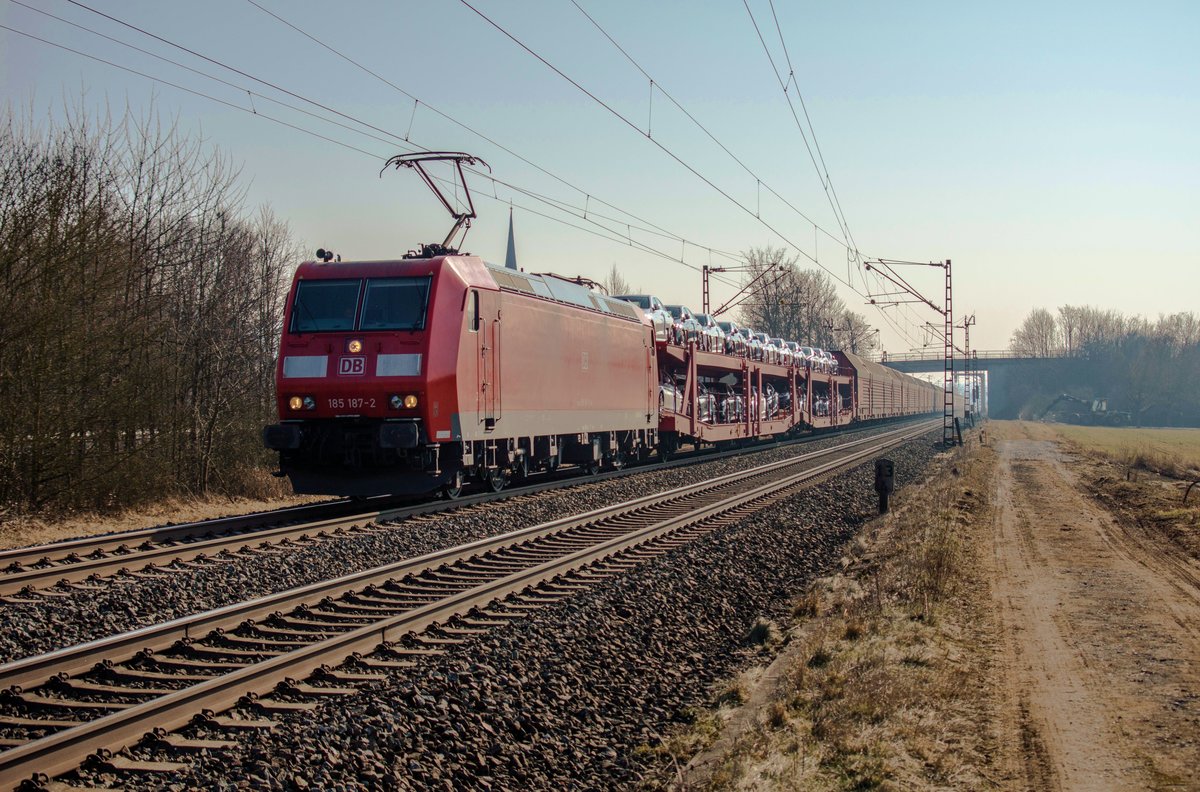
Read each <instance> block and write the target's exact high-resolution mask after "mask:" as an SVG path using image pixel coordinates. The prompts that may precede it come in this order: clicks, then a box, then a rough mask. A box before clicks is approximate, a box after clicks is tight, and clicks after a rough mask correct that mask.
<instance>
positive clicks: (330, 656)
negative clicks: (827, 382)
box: [0, 426, 929, 788]
mask: <svg viewBox="0 0 1200 792" xmlns="http://www.w3.org/2000/svg"><path fill="white" fill-rule="evenodd" d="M927 431H929V429H928V427H925V426H922V427H921V428H919V429H917V428H912V427H909V428H908V429H907V430H906V431H905V430H901V432H903V433H902V434H900V435H899V436H896V435H897V433H896V432H891V433H888V436H887V438H886V439H881V438H870V440H871V441H872V442H871V444H870V445H868V446H866V447H865V448H861V449H859V450H857V451H855V452H853V453H851V454H850V455H848V456H840V455H839V457H838V458H835V459H833V460H830V461H828V462H825V463H823V464H820V465H818V466H816V467H814V468H810V469H807V470H804V471H801V472H798V473H794V474H792V475H790V476H787V477H785V478H783V479H780V480H775V481H771V482H767V483H764V484H761V485H759V486H757V487H754V488H752V489H750V490H748V491H743V492H739V493H736V494H734V495H732V496H730V497H728V498H725V499H723V500H721V501H718V502H716V503H711V504H707V505H704V506H701V507H699V508H698V509H693V510H689V511H687V512H685V513H683V514H680V515H675V516H672V517H669V518H667V519H665V520H659V521H656V522H654V523H652V524H650V525H648V526H642V527H638V528H635V529H634V530H632V531H631V532H630V533H627V534H625V535H623V536H619V537H616V538H613V539H609V540H607V541H603V542H601V543H599V544H596V545H594V546H592V547H587V548H584V549H581V550H578V551H575V552H571V553H568V554H566V555H564V556H561V557H559V558H557V559H554V560H551V561H547V562H544V563H541V564H538V565H536V566H533V567H530V568H527V569H522V570H519V571H517V572H514V573H512V574H509V575H506V576H504V577H501V578H498V579H496V580H493V581H489V582H487V583H484V584H482V585H480V586H476V587H474V588H471V589H468V590H466V591H462V592H459V593H454V594H451V595H450V596H448V597H446V598H444V599H442V600H440V601H438V602H434V603H430V604H428V605H423V606H419V607H416V608H414V609H412V610H409V611H407V612H404V613H401V614H398V615H395V616H391V617H388V618H386V619H384V620H381V621H378V622H374V623H371V624H367V625H363V626H361V627H358V628H356V629H353V630H350V631H348V632H345V633H342V634H339V635H336V636H332V637H329V638H326V639H325V640H322V641H319V642H317V643H314V644H310V645H308V646H304V647H301V648H298V649H295V650H293V651H290V652H288V653H286V654H283V655H279V656H276V657H273V658H270V659H268V660H265V661H262V662H258V663H255V664H253V665H250V666H246V667H244V668H241V669H238V670H236V671H232V672H229V673H226V674H223V675H221V676H217V677H214V678H212V679H210V680H207V681H205V682H201V683H199V684H196V685H193V686H191V687H188V688H185V689H183V690H179V691H175V692H173V693H169V694H167V695H164V696H161V697H159V698H155V699H152V700H150V701H147V702H144V703H141V704H137V705H134V706H131V707H128V708H126V709H122V710H118V711H117V712H114V713H112V714H110V715H105V716H102V717H100V718H96V719H94V720H91V721H87V722H85V723H82V724H81V725H79V726H77V727H74V728H71V729H68V730H65V731H62V732H59V733H56V734H52V735H49V736H47V737H43V738H40V739H37V740H34V741H32V742H30V743H27V744H25V745H22V746H18V747H16V748H12V749H10V750H8V751H5V752H3V753H0V786H4V787H6V788H7V787H11V786H15V785H17V784H19V783H20V782H21V781H22V780H24V779H26V778H29V777H30V776H32V774H33V773H34V772H38V773H43V774H46V775H48V776H53V775H57V774H60V773H62V772H65V771H68V770H70V769H73V768H75V767H77V766H78V764H79V762H80V761H81V757H85V756H87V755H90V754H93V753H95V752H97V751H99V750H101V749H106V750H112V749H114V748H115V749H119V748H120V747H123V746H124V745H126V744H129V743H131V742H133V741H135V740H136V739H138V738H140V737H141V736H142V735H144V734H145V733H146V732H147V730H148V727H149V726H151V725H153V726H156V727H159V728H163V729H167V730H174V729H178V728H180V727H182V726H184V725H186V724H187V723H188V722H189V721H190V720H191V719H192V717H193V715H195V713H197V712H199V711H202V710H206V709H207V710H214V711H219V710H224V709H227V708H229V707H231V706H233V705H235V704H236V703H237V702H238V701H239V700H240V699H241V698H242V697H243V696H244V695H245V694H246V693H247V692H248V691H253V690H263V689H268V688H270V687H272V686H274V685H277V684H279V683H280V682H284V681H285V680H288V679H292V678H297V677H302V676H305V675H307V674H310V673H312V672H313V671H316V670H317V669H318V668H320V667H321V666H322V665H326V664H327V663H329V661H331V660H336V661H339V662H340V661H341V660H343V659H344V658H346V657H347V656H349V655H352V654H353V653H355V652H370V651H372V650H374V649H375V648H376V647H377V646H378V645H379V644H380V643H382V642H385V641H387V640H389V636H392V637H395V636H397V635H399V634H403V633H407V632H412V631H415V630H421V629H425V628H427V627H430V626H432V625H434V624H435V623H440V622H443V621H445V620H446V619H448V618H452V617H453V616H456V615H462V614H465V613H468V612H470V611H471V609H472V608H475V607H478V606H480V605H486V604H488V603H490V602H494V601H496V600H497V599H502V598H503V597H506V596H509V595H511V594H516V593H519V592H521V591H524V590H526V589H528V588H529V587H530V586H531V585H533V584H534V583H536V582H541V581H546V580H550V579H552V578H554V577H556V576H559V575H561V574H563V573H565V572H569V571H573V570H576V569H579V568H581V567H586V566H588V565H590V564H592V563H594V562H596V561H599V560H601V559H604V558H607V557H609V556H612V555H614V554H616V553H620V552H622V551H624V550H628V549H631V548H633V547H635V546H638V545H642V544H644V543H646V542H649V541H651V540H653V539H656V538H661V537H663V536H664V535H667V534H670V533H672V532H674V531H676V530H679V529H681V528H684V527H686V526H689V525H694V524H696V523H698V522H702V521H704V520H707V519H710V518H712V517H715V516H718V515H721V514H724V513H727V512H729V511H731V510H734V509H737V508H738V507H740V506H743V505H746V504H749V503H751V502H753V501H755V500H758V499H761V498H764V497H766V496H770V495H773V494H776V493H779V492H781V491H785V490H787V489H789V488H791V487H794V486H797V485H799V484H802V483H804V482H806V481H808V480H811V479H813V478H817V477H819V476H821V475H824V474H825V473H828V472H831V471H833V470H836V469H838V468H843V467H846V466H848V465H851V464H853V463H856V462H858V461H860V460H862V459H866V458H868V457H870V456H871V455H872V454H874V453H877V452H878V451H880V450H882V449H884V448H887V447H890V446H892V445H895V444H897V443H900V442H904V441H906V440H908V439H911V438H913V437H917V436H920V435H921V434H924V433H926V432H927ZM862 443H863V441H857V442H855V443H852V444H846V445H843V446H839V447H838V448H837V449H833V450H827V451H822V452H813V454H812V455H806V456H810V457H811V456H813V455H829V454H830V453H833V454H838V452H844V451H846V450H847V448H848V447H851V446H860V445H862ZM780 466H781V465H780V464H779V463H772V465H770V466H763V467H771V468H778V467H780ZM731 475H736V474H731ZM725 478H728V477H725ZM744 478H745V477H744ZM681 489H683V488H681ZM639 500H645V499H639ZM625 505H626V506H628V504H625ZM597 511H604V510H597Z"/></svg>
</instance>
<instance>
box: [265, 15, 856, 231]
mask: <svg viewBox="0 0 1200 792" xmlns="http://www.w3.org/2000/svg"><path fill="white" fill-rule="evenodd" d="M250 1H251V2H253V0H250ZM571 3H572V4H573V5H574V6H575V7H576V8H577V9H579V13H581V14H583V16H584V17H585V18H586V19H587V20H588V22H590V23H591V24H592V26H593V27H595V28H596V30H598V31H600V34H601V35H602V36H604V38H606V39H608V41H609V43H611V44H612V45H613V46H614V47H616V48H617V51H618V52H620V53H621V54H622V55H623V56H625V59H626V60H627V61H629V63H630V64H631V65H632V66H633V67H634V68H635V69H637V70H638V71H639V72H641V74H642V76H643V77H645V78H646V79H647V80H649V81H650V83H651V85H653V86H654V88H655V89H657V91H658V92H659V93H660V94H662V95H663V96H664V97H665V98H666V99H667V101H669V102H670V103H671V104H673V105H675V108H676V109H678V110H679V112H681V113H683V114H684V116H686V117H687V119H688V120H689V121H691V122H692V123H693V124H695V125H696V127H697V128H698V129H699V130H700V131H701V132H703V133H704V134H705V136H707V137H708V139H709V140H711V141H712V142H713V143H715V144H716V145H717V146H718V147H719V148H720V149H721V150H722V151H724V152H725V153H726V154H728V155H729V157H730V159H732V160H733V161H734V162H736V163H737V164H738V166H739V167H740V168H741V169H742V170H743V171H745V172H746V174H747V175H748V176H750V177H751V178H753V179H754V180H755V182H757V184H758V186H760V187H765V188H766V190H767V192H769V193H771V195H773V196H775V197H776V198H777V199H778V200H779V201H780V202H782V203H783V204H784V205H785V206H787V207H788V208H789V209H791V210H792V211H793V212H795V213H796V214H797V215H799V216H800V217H802V218H803V219H804V220H805V221H807V222H808V223H810V224H812V227H813V228H814V229H816V230H818V231H820V232H821V233H822V234H825V236H827V237H829V238H830V239H831V240H833V241H834V242H836V243H837V244H839V245H841V246H842V247H847V245H846V243H845V242H844V241H843V240H841V239H838V237H836V236H834V235H833V234H832V233H831V232H830V231H828V230H827V229H826V228H825V227H824V226H822V225H821V224H820V223H818V222H816V221H815V220H813V219H812V218H811V217H809V216H808V215H806V214H805V213H804V212H802V211H800V209H798V208H797V207H796V206H795V205H794V204H792V203H791V202H790V201H788V200H787V199H786V198H784V197H783V196H782V195H780V194H779V192H778V191H776V190H775V188H774V187H772V186H771V185H770V184H768V183H767V182H765V181H764V180H763V179H762V177H760V176H759V175H758V174H757V173H756V172H755V171H754V170H753V169H751V168H750V166H749V165H747V164H746V163H745V162H744V161H743V160H742V159H741V157H739V156H738V155H737V154H735V153H734V152H733V151H732V150H731V149H730V148H729V147H728V146H726V145H725V143H723V142H722V141H721V140H720V139H719V138H718V137H717V136H716V135H714V134H713V133H712V132H711V131H710V130H709V128H708V127H707V126H705V125H704V124H703V123H701V121H700V120H699V119H698V118H696V117H695V116H694V115H693V114H692V112H691V111H690V110H688V109H687V108H686V107H684V106H683V104H681V103H680V102H679V100H677V99H676V98H675V97H674V96H672V95H671V93H670V92H668V91H667V90H666V89H664V88H663V87H662V83H661V82H657V81H655V79H654V77H653V76H651V75H650V73H649V72H647V71H646V69H645V68H643V67H642V65H641V64H640V63H639V62H638V61H637V59H635V58H634V57H633V56H632V55H630V54H629V52H628V51H627V50H626V49H625V48H624V47H622V46H621V45H620V43H618V42H617V40H616V39H614V38H613V37H612V35H611V34H610V33H609V32H608V31H607V30H605V29H604V27H603V26H602V25H601V24H600V23H599V22H597V21H596V20H595V18H594V17H592V15H591V14H589V13H588V12H587V11H586V10H585V9H584V8H583V6H581V5H579V3H578V1H577V0H571Z"/></svg>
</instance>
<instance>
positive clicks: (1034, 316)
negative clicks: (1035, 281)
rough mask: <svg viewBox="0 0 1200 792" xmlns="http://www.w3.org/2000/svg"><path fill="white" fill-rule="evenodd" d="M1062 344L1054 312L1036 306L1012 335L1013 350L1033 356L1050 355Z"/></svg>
mask: <svg viewBox="0 0 1200 792" xmlns="http://www.w3.org/2000/svg"><path fill="white" fill-rule="evenodd" d="M1061 346H1062V339H1061V335H1060V334H1059V330H1058V323H1057V322H1056V321H1055V319H1054V314H1052V313H1050V312H1049V311H1047V310H1046V309H1045V308H1034V309H1033V310H1032V311H1030V312H1029V315H1028V316H1026V317H1025V321H1023V322H1022V323H1021V326H1020V327H1018V328H1017V329H1016V330H1015V331H1014V332H1013V335H1012V347H1013V351H1014V352H1016V353H1018V354H1021V355H1029V356H1031V357H1049V356H1050V355H1051V354H1053V353H1054V352H1056V351H1057V350H1058V349H1059V348H1060V347H1061Z"/></svg>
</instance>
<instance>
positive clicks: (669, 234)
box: [246, 0, 744, 260]
mask: <svg viewBox="0 0 1200 792" xmlns="http://www.w3.org/2000/svg"><path fill="white" fill-rule="evenodd" d="M246 2H248V3H249V4H250V5H252V6H254V7H255V8H257V9H259V10H260V11H262V12H263V13H264V14H266V15H268V16H270V17H271V18H272V19H274V20H276V21H277V22H279V23H280V24H282V25H285V26H286V27H288V28H290V29H291V30H293V31H295V32H296V33H298V34H300V35H301V36H303V37H305V38H306V39H308V40H309V41H311V42H313V43H314V44H316V45H318V46H320V47H322V48H323V49H325V50H326V51H328V52H329V53H331V54H332V55H334V56H336V57H338V58H340V59H341V60H343V61H345V62H346V63H349V64H350V65H351V66H354V67H355V68H357V69H359V70H360V71H362V72H364V73H366V74H368V75H370V76H371V77H373V78H375V79H376V80H378V81H379V82H381V83H383V84H384V85H386V86H388V87H390V88H392V89H393V90H395V91H397V92H399V93H400V94H402V95H404V96H406V97H408V98H409V99H412V100H413V102H414V113H415V109H416V106H417V105H418V104H419V105H420V106H422V107H424V108H426V109H427V110H429V111H430V112H432V113H434V114H435V115H437V116H439V117H441V118H443V119H445V120H446V121H449V122H450V123H452V124H454V125H455V126H457V127H459V128H460V129H463V130H465V131H466V132H469V133H470V134H472V135H475V136H476V137H478V138H479V139H480V140H483V141H485V142H487V143H489V144H491V145H493V146H495V147H496V148H498V149H500V150H501V151H503V152H505V153H506V154H509V155H511V156H513V157H515V158H516V159H518V160H520V161H521V162H523V163H525V164H526V165H528V166H530V167H531V168H534V169H535V170H537V171H538V172H539V173H542V174H544V175H546V176H548V177H550V178H551V179H554V180H555V181H557V182H559V183H560V184H562V185H564V186H566V187H569V188H571V189H572V190H575V191H577V192H579V193H580V194H582V195H584V196H585V198H586V199H587V201H588V202H589V203H590V202H591V201H595V202H597V203H600V204H603V205H604V206H607V207H608V208H610V209H613V210H615V211H617V212H620V213H621V214H623V215H625V216H627V217H630V218H633V219H634V220H636V221H638V222H639V223H643V224H645V225H646V226H649V227H650V228H648V229H644V230H647V231H649V230H650V229H651V228H652V229H655V230H656V231H658V232H660V233H662V234H663V235H665V236H667V237H670V238H673V239H675V240H676V241H680V242H688V243H690V244H692V245H693V246H697V247H703V248H705V249H710V248H708V247H707V246H705V245H702V244H700V243H697V242H694V241H692V240H688V239H686V238H685V237H683V236H681V235H679V234H675V233H672V232H670V231H667V230H666V229H664V228H662V227H661V226H658V225H655V224H654V223H652V222H651V221H649V220H647V219H645V218H644V217H640V216H639V215H637V214H634V213H633V212H630V211H628V210H626V209H622V208H621V207H619V206H617V205H615V204H612V203H610V202H608V201H606V200H604V199H602V198H600V197H598V196H596V195H595V194H593V193H592V192H590V191H588V190H586V189H584V188H583V187H580V186H578V185H576V184H574V183H573V182H571V181H569V180H567V179H566V178H565V177H563V176H561V175H559V174H557V173H555V172H553V171H551V170H549V169H547V168H545V167H543V166H542V165H539V164H538V163H536V162H534V161H533V160H531V159H529V158H528V157H526V156H524V155H523V154H521V153H519V152H517V151H515V150H513V149H512V148H510V147H508V146H506V145H504V144H503V143H500V142H498V141H497V140H495V139H494V138H492V137H490V136H488V135H486V134H484V133H483V132H480V131H479V130H478V129H476V128H474V127H472V126H470V125H469V124H466V123H465V122H463V121H461V120H459V119H457V118H455V117H454V116H452V115H450V114H449V113H446V112H445V111H443V110H440V109H438V108H437V107H436V106H435V105H432V104H430V103H429V102H427V101H424V100H422V99H420V98H419V97H417V96H415V95H414V94H413V93H411V92H410V91H407V90H405V89H404V88H402V87H400V86H399V85H397V84H396V83H394V82H392V81H391V80H389V79H387V78H386V77H384V76H383V75H381V74H379V73H378V72H377V71H375V70H373V69H371V68H370V67H368V66H366V65H364V64H363V63H360V62H359V61H357V60H355V59H354V58H351V57H350V56H349V55H346V54H345V53H344V52H342V51H341V50H338V49H336V48H335V47H333V46H331V45H330V44H328V43H327V42H325V41H322V40H321V39H319V38H317V37H315V36H313V35H312V34H310V33H309V32H307V31H306V30H304V29H303V28H301V27H299V26H298V25H296V24H294V23H292V22H290V21H289V20H287V19H286V18H284V17H283V16H281V15H280V14H277V13H275V12H274V11H271V10H270V9H268V8H265V7H264V6H263V5H262V4H260V3H258V2H257V1H256V0H246ZM711 249H712V250H713V251H714V252H718V251H717V250H716V249H715V248H711ZM719 252H720V254H721V255H723V256H728V257H730V258H733V259H736V260H744V259H743V257H741V256H739V255H737V254H734V253H728V252H726V251H719Z"/></svg>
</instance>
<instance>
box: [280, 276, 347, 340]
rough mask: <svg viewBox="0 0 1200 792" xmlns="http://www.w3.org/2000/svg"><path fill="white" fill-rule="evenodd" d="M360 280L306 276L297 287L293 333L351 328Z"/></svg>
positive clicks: (323, 331)
mask: <svg viewBox="0 0 1200 792" xmlns="http://www.w3.org/2000/svg"><path fill="white" fill-rule="evenodd" d="M361 288H362V281H358V280H309V281H302V282H301V283H300V284H299V285H298V286H297V287H296V302H295V304H294V305H293V306H292V324H291V328H290V331H291V332H293V333H329V332H337V331H344V330H353V329H354V312H355V309H357V308H358V293H359V290H360V289H361Z"/></svg>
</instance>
